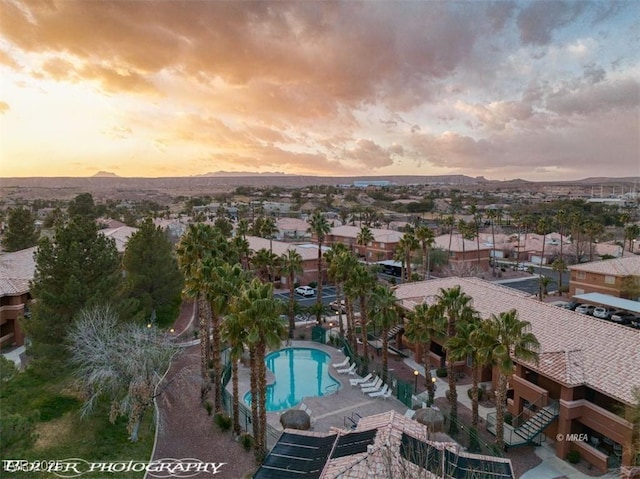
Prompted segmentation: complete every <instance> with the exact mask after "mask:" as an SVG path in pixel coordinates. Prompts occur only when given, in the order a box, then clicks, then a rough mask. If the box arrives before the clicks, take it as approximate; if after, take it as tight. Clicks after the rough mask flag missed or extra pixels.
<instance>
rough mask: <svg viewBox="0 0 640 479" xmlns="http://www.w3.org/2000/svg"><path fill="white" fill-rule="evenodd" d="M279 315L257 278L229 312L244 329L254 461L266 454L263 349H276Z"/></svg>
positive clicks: (267, 289) (268, 290)
mask: <svg viewBox="0 0 640 479" xmlns="http://www.w3.org/2000/svg"><path fill="white" fill-rule="evenodd" d="M281 311H282V307H281V303H280V302H278V301H277V300H276V299H275V298H274V297H273V285H272V284H265V283H262V282H260V280H258V279H257V278H256V279H254V280H253V281H251V283H249V284H248V285H246V286H245V288H244V289H243V290H242V292H241V294H240V297H239V298H237V301H236V302H235V303H234V306H233V308H232V312H233V313H234V314H237V315H239V317H240V321H241V322H242V323H243V324H244V325H245V327H246V329H247V338H246V340H247V344H248V346H249V355H250V361H251V395H252V399H251V414H252V417H253V431H254V439H255V452H256V456H257V458H258V459H262V458H263V456H264V454H265V451H266V428H267V411H266V400H267V396H266V391H267V378H266V374H267V373H266V364H265V360H264V357H265V354H266V352H267V349H271V348H277V347H279V346H280V338H281V336H282V335H283V334H284V328H283V324H282V322H281V321H280V313H281Z"/></svg>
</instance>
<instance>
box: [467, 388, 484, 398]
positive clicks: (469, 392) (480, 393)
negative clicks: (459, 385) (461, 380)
mask: <svg viewBox="0 0 640 479" xmlns="http://www.w3.org/2000/svg"><path fill="white" fill-rule="evenodd" d="M467 396H469V399H471V400H473V388H469V389H467ZM483 398H484V389H482V388H478V401H482V399H483Z"/></svg>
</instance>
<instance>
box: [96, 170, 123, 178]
mask: <svg viewBox="0 0 640 479" xmlns="http://www.w3.org/2000/svg"><path fill="white" fill-rule="evenodd" d="M91 178H122V177H121V176H119V175H116V174H115V173H112V172H111V171H98V172H97V173H96V174H95V175H93V176H92V177H91Z"/></svg>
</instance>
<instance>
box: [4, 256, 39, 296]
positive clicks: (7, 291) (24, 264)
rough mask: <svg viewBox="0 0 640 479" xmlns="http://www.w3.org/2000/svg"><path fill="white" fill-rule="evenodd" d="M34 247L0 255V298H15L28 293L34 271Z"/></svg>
mask: <svg viewBox="0 0 640 479" xmlns="http://www.w3.org/2000/svg"><path fill="white" fill-rule="evenodd" d="M35 252H36V247H35V246H34V247H33V248H27V249H23V250H20V251H14V252H13V253H3V254H1V255H0V296H17V295H20V294H24V293H27V292H28V291H29V282H30V281H31V280H32V279H33V275H34V273H35V271H36V262H35V259H34V258H33V255H34V254H35Z"/></svg>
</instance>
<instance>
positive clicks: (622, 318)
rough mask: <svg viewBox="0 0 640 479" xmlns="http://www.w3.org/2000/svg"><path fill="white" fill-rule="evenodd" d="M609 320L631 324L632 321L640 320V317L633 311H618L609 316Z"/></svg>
mask: <svg viewBox="0 0 640 479" xmlns="http://www.w3.org/2000/svg"><path fill="white" fill-rule="evenodd" d="M611 321H613V322H615V323H618V324H631V323H632V321H640V318H639V317H638V316H636V315H635V314H633V313H628V312H626V311H618V312H617V313H616V314H613V315H612V316H611Z"/></svg>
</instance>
